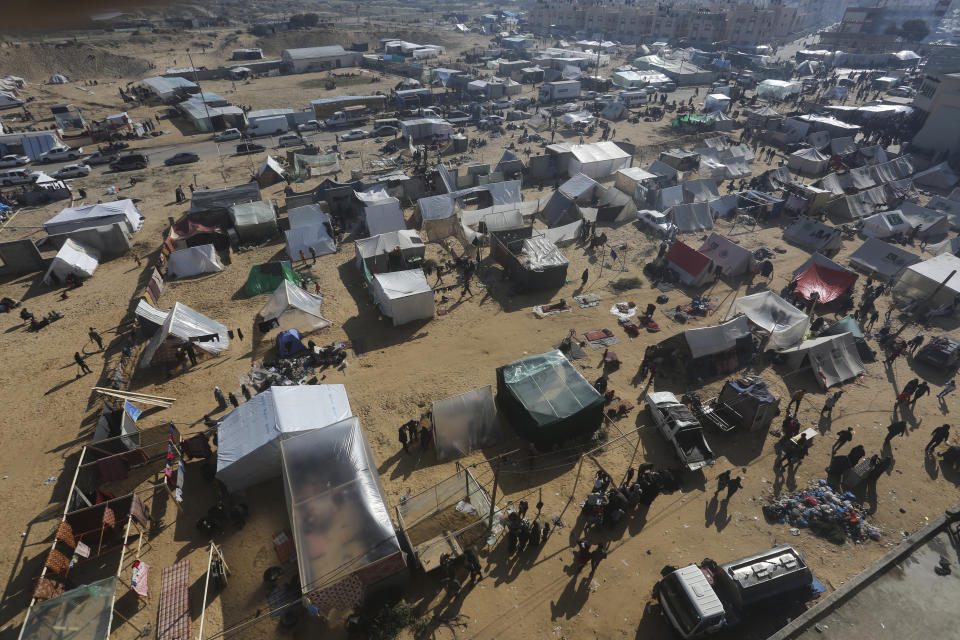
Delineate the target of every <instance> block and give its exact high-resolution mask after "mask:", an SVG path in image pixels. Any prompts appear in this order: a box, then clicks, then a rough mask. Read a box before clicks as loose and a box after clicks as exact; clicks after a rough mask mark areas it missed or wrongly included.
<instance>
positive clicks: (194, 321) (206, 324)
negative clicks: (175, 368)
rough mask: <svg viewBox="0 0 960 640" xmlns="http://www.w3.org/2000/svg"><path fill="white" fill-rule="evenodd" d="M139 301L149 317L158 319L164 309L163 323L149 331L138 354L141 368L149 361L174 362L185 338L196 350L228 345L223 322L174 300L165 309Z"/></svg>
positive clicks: (214, 351)
mask: <svg viewBox="0 0 960 640" xmlns="http://www.w3.org/2000/svg"><path fill="white" fill-rule="evenodd" d="M139 304H140V305H141V306H142V305H145V306H146V307H149V309H148V310H147V312H148V313H149V314H150V315H149V317H150V318H151V320H153V319H159V317H162V316H163V314H164V313H166V317H165V318H164V320H163V325H162V326H161V327H160V329H159V330H158V331H157V332H156V333H155V334H153V336H152V337H151V338H150V341H149V342H147V346H146V347H144V349H143V352H142V353H141V355H140V364H139V367H140V368H141V369H143V368H146V367H149V366H150V365H151V364H158V363H163V364H175V363H177V362H178V359H177V350H178V349H180V348H181V347H183V346H184V345H186V344H187V343H188V342H189V343H190V344H192V345H193V346H194V347H195V348H196V349H197V350H199V351H203V352H206V353H209V354H212V355H217V354H219V353H221V352H223V351H226V350H227V348H228V347H229V346H230V339H229V338H228V337H227V328H226V327H225V326H223V325H222V324H220V323H219V322H217V321H215V320H211V319H210V318H208V317H207V316H205V315H203V314H202V313H198V312H196V311H194V310H193V309H191V308H190V307H188V306H187V305H185V304H183V303H182V302H175V303H174V304H173V309H171V310H170V311H168V312H163V311H160V310H158V309H155V308H153V307H150V305H148V304H147V303H146V302H144V301H142V300H141V301H140V303H139ZM137 315H141V313H140V307H138V308H137Z"/></svg>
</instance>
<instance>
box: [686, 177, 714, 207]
mask: <svg viewBox="0 0 960 640" xmlns="http://www.w3.org/2000/svg"><path fill="white" fill-rule="evenodd" d="M680 186H681V187H683V201H684V202H711V201H712V200H716V199H717V198H719V197H720V192H719V191H717V181H716V180H714V179H713V178H699V179H697V180H687V181H686V182H684V183H683V184H681V185H680Z"/></svg>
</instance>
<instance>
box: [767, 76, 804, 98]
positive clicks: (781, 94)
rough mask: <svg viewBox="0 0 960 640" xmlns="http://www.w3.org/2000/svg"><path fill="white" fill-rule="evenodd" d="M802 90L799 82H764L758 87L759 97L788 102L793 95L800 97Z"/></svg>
mask: <svg viewBox="0 0 960 640" xmlns="http://www.w3.org/2000/svg"><path fill="white" fill-rule="evenodd" d="M800 89H801V85H800V83H799V82H786V81H784V80H764V81H763V82H761V83H760V84H758V85H757V97H758V98H772V99H774V100H786V99H787V98H788V97H790V96H792V95H800Z"/></svg>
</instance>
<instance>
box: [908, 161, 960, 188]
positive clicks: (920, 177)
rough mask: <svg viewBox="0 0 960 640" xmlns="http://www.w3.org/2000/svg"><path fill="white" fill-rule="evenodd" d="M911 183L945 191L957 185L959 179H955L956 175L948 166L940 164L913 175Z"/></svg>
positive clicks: (943, 163)
mask: <svg viewBox="0 0 960 640" xmlns="http://www.w3.org/2000/svg"><path fill="white" fill-rule="evenodd" d="M913 181H914V183H916V184H919V185H923V186H927V187H933V188H934V189H943V190H946V189H949V188H951V187H952V186H953V185H955V184H957V181H960V177H957V174H956V173H954V172H953V169H951V168H950V165H949V164H947V163H946V162H941V163H940V164H938V165H934V166H932V167H930V168H929V169H924V170H923V171H919V172H917V173H916V174H914V176H913Z"/></svg>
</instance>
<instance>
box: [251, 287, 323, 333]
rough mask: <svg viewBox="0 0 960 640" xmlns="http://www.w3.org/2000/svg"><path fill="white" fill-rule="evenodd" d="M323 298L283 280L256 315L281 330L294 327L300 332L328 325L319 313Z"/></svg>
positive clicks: (271, 326) (307, 331)
mask: <svg viewBox="0 0 960 640" xmlns="http://www.w3.org/2000/svg"><path fill="white" fill-rule="evenodd" d="M322 303H323V298H321V297H320V296H318V295H314V294H312V293H308V292H306V291H304V290H303V289H301V288H300V287H298V286H297V285H295V284H293V283H291V282H290V281H289V280H284V281H283V282H282V283H281V284H280V286H279V287H277V290H276V291H274V292H273V295H272V296H270V298H268V299H267V302H266V303H265V304H264V305H263V307H261V308H260V311H259V312H258V313H257V315H258V316H259V317H260V319H261V321H262V322H264V323H267V324H268V325H270V328H274V327H276V328H278V329H280V330H281V331H287V330H288V329H296V330H297V331H299V332H300V333H302V334H306V333H310V332H311V331H316V330H318V329H323V328H325V327H329V326H330V324H331V322H330V321H329V320H327V319H326V318H324V317H323V315H322V314H321V313H320V305H321V304H322Z"/></svg>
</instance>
